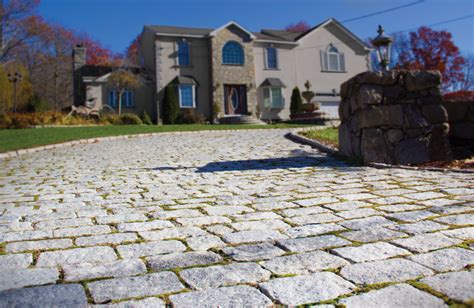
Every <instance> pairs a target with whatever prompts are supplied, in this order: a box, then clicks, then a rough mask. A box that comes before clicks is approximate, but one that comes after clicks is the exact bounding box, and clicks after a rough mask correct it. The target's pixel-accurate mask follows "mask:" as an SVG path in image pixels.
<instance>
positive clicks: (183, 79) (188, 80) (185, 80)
mask: <svg viewBox="0 0 474 308" xmlns="http://www.w3.org/2000/svg"><path fill="white" fill-rule="evenodd" d="M171 83H172V84H192V85H197V81H196V80H195V79H194V78H193V77H188V76H182V75H179V76H176V77H175V78H174V79H173V80H172V81H171Z"/></svg>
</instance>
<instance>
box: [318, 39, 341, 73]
mask: <svg viewBox="0 0 474 308" xmlns="http://www.w3.org/2000/svg"><path fill="white" fill-rule="evenodd" d="M321 67H322V70H323V71H329V72H345V71H346V63H345V59H344V54H343V53H341V52H339V50H337V48H336V47H334V45H333V44H329V46H328V47H327V48H326V50H325V51H323V50H321Z"/></svg>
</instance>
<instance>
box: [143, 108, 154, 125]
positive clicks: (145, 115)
mask: <svg viewBox="0 0 474 308" xmlns="http://www.w3.org/2000/svg"><path fill="white" fill-rule="evenodd" d="M142 122H143V124H145V125H153V122H152V121H151V119H150V116H149V115H148V113H147V112H146V110H143V114H142Z"/></svg>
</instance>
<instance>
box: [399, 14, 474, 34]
mask: <svg viewBox="0 0 474 308" xmlns="http://www.w3.org/2000/svg"><path fill="white" fill-rule="evenodd" d="M471 17H474V14H471V15H466V16H462V17H456V18H453V19H449V20H444V21H440V22H436V23H433V24H429V25H426V26H420V27H418V28H421V27H435V26H440V25H444V24H449V23H452V22H455V21H458V20H463V19H468V18H471ZM418 28H411V29H406V30H401V31H395V32H393V33H403V32H408V31H413V30H417V29H418Z"/></svg>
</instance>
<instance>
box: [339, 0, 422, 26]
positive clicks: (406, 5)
mask: <svg viewBox="0 0 474 308" xmlns="http://www.w3.org/2000/svg"><path fill="white" fill-rule="evenodd" d="M423 2H425V0H418V1H415V2H411V3H408V4H404V5H400V6H396V7H392V8H389V9H385V10H382V11H378V12H374V13H370V14H367V15H362V16H359V17H354V18H350V19H346V20H343V21H342V22H343V23H348V22H351V21H356V20H360V19H364V18H368V17H372V16H376V15H380V14H384V13H388V12H392V11H396V10H399V9H403V8H406V7H409V6H413V5H417V4H421V3H423Z"/></svg>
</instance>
